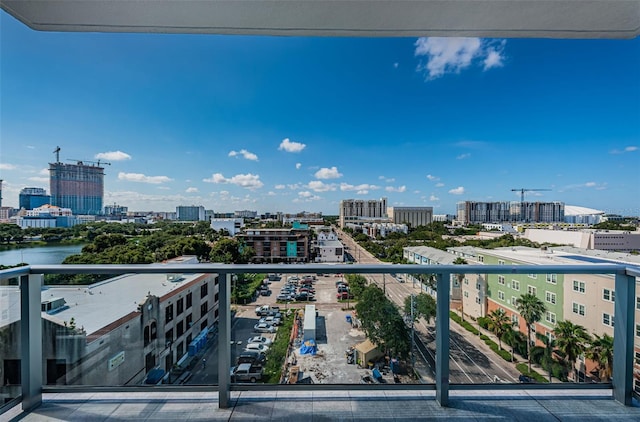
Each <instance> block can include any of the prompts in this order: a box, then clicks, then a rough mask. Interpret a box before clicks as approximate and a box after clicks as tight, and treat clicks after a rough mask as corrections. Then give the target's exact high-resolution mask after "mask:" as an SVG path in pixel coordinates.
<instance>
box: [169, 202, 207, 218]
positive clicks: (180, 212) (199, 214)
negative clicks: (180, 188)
mask: <svg viewBox="0 0 640 422" xmlns="http://www.w3.org/2000/svg"><path fill="white" fill-rule="evenodd" d="M176 219H177V220H178V221H204V220H205V219H204V207H203V206H202V205H200V206H196V205H188V206H187V205H180V206H177V207H176Z"/></svg>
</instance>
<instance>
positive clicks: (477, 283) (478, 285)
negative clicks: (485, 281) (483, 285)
mask: <svg viewBox="0 0 640 422" xmlns="http://www.w3.org/2000/svg"><path fill="white" fill-rule="evenodd" d="M476 290H480V282H479V281H476Z"/></svg>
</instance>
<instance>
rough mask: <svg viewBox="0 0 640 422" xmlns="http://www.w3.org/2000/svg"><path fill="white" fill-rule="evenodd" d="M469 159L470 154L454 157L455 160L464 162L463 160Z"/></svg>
mask: <svg viewBox="0 0 640 422" xmlns="http://www.w3.org/2000/svg"><path fill="white" fill-rule="evenodd" d="M469 157H471V154H469V153H466V154H460V155H458V156H457V157H456V160H464V159H465V158H469Z"/></svg>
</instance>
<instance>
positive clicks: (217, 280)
mask: <svg viewBox="0 0 640 422" xmlns="http://www.w3.org/2000/svg"><path fill="white" fill-rule="evenodd" d="M218 284H220V277H219V276H216V278H215V279H214V284H213V285H214V286H217V285H218Z"/></svg>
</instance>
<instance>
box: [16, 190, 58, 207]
mask: <svg viewBox="0 0 640 422" xmlns="http://www.w3.org/2000/svg"><path fill="white" fill-rule="evenodd" d="M18 198H19V201H18V202H19V207H18V208H20V209H22V208H24V209H25V210H32V209H35V208H38V207H41V206H43V205H46V204H50V203H51V197H50V196H49V195H47V191H46V190H44V189H42V188H24V189H22V190H21V191H20V195H19V196H18Z"/></svg>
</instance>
